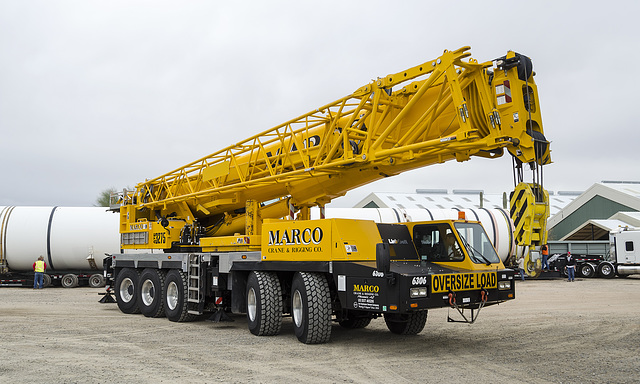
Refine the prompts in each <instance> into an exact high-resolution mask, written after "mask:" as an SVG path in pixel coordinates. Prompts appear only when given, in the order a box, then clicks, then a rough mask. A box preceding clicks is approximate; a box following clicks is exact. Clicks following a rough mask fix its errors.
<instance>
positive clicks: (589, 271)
mask: <svg viewBox="0 0 640 384" xmlns="http://www.w3.org/2000/svg"><path fill="white" fill-rule="evenodd" d="M578 272H580V276H582V277H586V278H589V277H593V276H595V274H596V270H595V269H594V268H593V265H591V264H589V263H584V264H582V265H579V266H578Z"/></svg>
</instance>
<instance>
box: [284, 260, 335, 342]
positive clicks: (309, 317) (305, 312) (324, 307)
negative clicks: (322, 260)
mask: <svg viewBox="0 0 640 384" xmlns="http://www.w3.org/2000/svg"><path fill="white" fill-rule="evenodd" d="M291 315H292V317H293V328H294V330H295V333H296V336H297V337H298V340H300V341H301V342H303V343H305V344H321V343H326V342H328V341H329V339H330V338H331V292H330V290H329V283H327V279H326V278H325V277H324V275H321V274H317V273H306V272H298V273H296V274H295V275H294V277H293V283H292V284H291Z"/></svg>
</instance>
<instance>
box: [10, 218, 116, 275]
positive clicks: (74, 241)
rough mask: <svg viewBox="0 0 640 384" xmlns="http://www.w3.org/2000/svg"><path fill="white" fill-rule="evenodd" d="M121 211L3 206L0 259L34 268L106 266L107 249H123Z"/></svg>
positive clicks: (15, 267) (21, 267)
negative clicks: (39, 264) (40, 263)
mask: <svg viewBox="0 0 640 384" xmlns="http://www.w3.org/2000/svg"><path fill="white" fill-rule="evenodd" d="M118 228H119V216H118V214H117V213H114V212H109V211H107V209H106V208H104V207H17V206H11V207H0V261H3V260H4V262H5V263H6V266H7V267H8V268H9V270H11V271H16V272H18V271H31V270H32V265H33V263H34V262H35V261H36V259H37V258H38V256H43V257H44V260H45V262H46V263H47V272H51V273H54V272H57V271H91V270H96V271H101V270H102V259H103V258H104V254H105V253H119V252H120V234H119V233H118Z"/></svg>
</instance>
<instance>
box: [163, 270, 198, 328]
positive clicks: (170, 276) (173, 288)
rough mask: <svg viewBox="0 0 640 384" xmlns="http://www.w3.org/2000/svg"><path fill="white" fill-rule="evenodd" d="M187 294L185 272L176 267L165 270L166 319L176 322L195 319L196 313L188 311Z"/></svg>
mask: <svg viewBox="0 0 640 384" xmlns="http://www.w3.org/2000/svg"><path fill="white" fill-rule="evenodd" d="M188 295H189V288H188V286H187V274H186V273H184V272H181V271H179V270H177V269H172V270H170V271H169V272H167V277H166V279H165V281H164V294H163V297H164V299H165V303H164V304H165V305H164V313H165V315H166V316H167V319H169V320H171V321H177V322H186V321H193V320H195V318H196V315H194V314H190V313H189V308H188V305H187V304H188Z"/></svg>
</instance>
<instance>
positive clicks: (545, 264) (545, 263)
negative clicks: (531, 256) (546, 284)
mask: <svg viewBox="0 0 640 384" xmlns="http://www.w3.org/2000/svg"><path fill="white" fill-rule="evenodd" d="M542 270H544V271H545V272H546V271H548V270H549V246H548V245H547V244H544V245H543V246H542Z"/></svg>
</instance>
